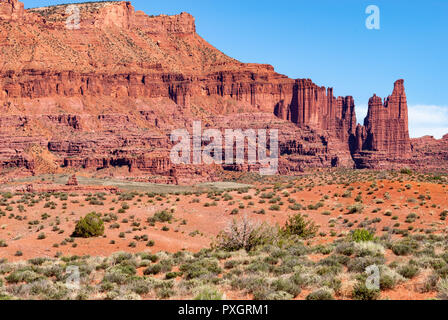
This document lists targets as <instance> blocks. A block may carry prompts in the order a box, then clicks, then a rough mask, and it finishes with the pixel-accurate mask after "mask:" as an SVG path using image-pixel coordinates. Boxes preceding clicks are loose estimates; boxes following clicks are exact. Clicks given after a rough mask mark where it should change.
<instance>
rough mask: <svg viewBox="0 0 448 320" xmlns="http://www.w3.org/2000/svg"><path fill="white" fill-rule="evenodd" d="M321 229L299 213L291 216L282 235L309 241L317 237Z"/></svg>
mask: <svg viewBox="0 0 448 320" xmlns="http://www.w3.org/2000/svg"><path fill="white" fill-rule="evenodd" d="M318 231H319V227H318V226H316V225H315V223H314V222H313V221H307V220H305V218H304V217H303V216H302V215H301V214H300V213H299V214H296V215H294V216H290V217H289V219H288V221H286V224H285V226H284V227H283V228H282V229H281V233H282V234H283V235H286V236H293V235H294V236H298V237H300V238H302V239H309V238H313V237H315V236H316V233H317V232H318Z"/></svg>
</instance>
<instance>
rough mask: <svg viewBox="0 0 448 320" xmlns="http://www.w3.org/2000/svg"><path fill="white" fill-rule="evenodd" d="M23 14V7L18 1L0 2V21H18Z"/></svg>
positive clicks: (0, 0) (4, 0) (1, 0)
mask: <svg viewBox="0 0 448 320" xmlns="http://www.w3.org/2000/svg"><path fill="white" fill-rule="evenodd" d="M24 14H25V9H24V5H23V3H22V2H19V1H18V0H0V20H6V21H20V20H22V19H23V17H24Z"/></svg>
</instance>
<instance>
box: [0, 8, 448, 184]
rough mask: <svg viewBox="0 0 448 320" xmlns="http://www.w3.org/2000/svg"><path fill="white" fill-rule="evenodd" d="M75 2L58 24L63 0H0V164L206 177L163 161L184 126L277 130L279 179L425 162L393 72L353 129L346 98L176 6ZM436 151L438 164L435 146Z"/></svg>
mask: <svg viewBox="0 0 448 320" xmlns="http://www.w3.org/2000/svg"><path fill="white" fill-rule="evenodd" d="M77 7H78V8H79V13H80V21H79V28H75V29H67V27H66V22H67V18H69V16H70V14H71V11H69V10H68V8H69V7H68V5H59V6H52V7H45V8H35V9H28V10H24V9H23V4H22V3H20V2H19V1H17V0H0V106H1V107H2V114H1V115H0V142H1V144H0V168H2V169H3V170H4V171H5V170H6V171H8V170H12V169H14V168H22V169H24V170H28V171H29V172H30V173H32V174H36V173H39V172H45V171H49V170H55V169H54V168H62V169H64V170H65V169H73V170H80V169H83V170H84V169H85V170H98V169H108V168H115V167H127V168H129V171H130V172H131V173H133V172H142V173H144V174H146V175H155V176H164V177H169V178H168V180H169V181H172V182H175V183H180V182H182V181H184V182H188V181H193V177H195V176H198V177H200V179H209V178H210V179H213V177H212V176H213V175H211V174H210V172H214V171H219V169H217V168H213V170H212V169H210V168H207V167H204V168H202V169H201V168H198V167H194V168H193V167H189V166H184V167H178V166H174V165H173V164H171V162H170V161H169V157H168V155H169V151H170V149H171V147H172V143H171V141H170V139H169V135H170V133H171V131H172V130H173V129H178V128H184V127H187V128H190V127H191V124H192V121H193V120H202V121H203V123H204V125H205V126H207V127H216V128H220V129H221V130H224V129H225V128H267V129H278V130H279V137H280V151H281V161H280V163H281V172H282V173H285V174H294V173H295V172H300V171H302V170H303V169H304V168H321V167H346V168H355V167H356V168H395V167H398V168H399V167H402V166H404V165H405V166H411V167H416V168H420V169H422V168H424V167H425V165H424V163H426V162H428V159H429V156H427V157H416V156H414V155H415V153H416V152H420V153H422V152H423V151H422V147H421V145H422V143H421V142H420V141H417V142H413V141H412V140H411V139H409V133H408V119H407V102H406V95H405V91H404V83H403V80H399V81H397V82H396V83H395V88H394V90H393V93H392V95H391V96H389V97H388V98H387V99H386V100H385V101H384V102H383V101H382V99H381V98H379V97H376V96H374V97H372V98H371V99H370V101H369V111H368V115H367V117H366V119H365V121H364V125H363V126H361V125H357V119H356V115H355V102H354V100H353V98H352V97H351V96H347V97H335V96H334V95H333V89H332V88H325V87H320V86H317V85H316V84H314V83H313V82H312V81H311V80H309V79H297V80H294V79H290V78H288V77H286V76H284V75H281V74H278V73H276V72H275V71H274V68H273V67H272V66H270V65H263V64H253V63H241V62H239V61H237V60H235V59H233V58H230V57H228V56H226V55H225V54H223V53H222V52H220V51H219V50H217V49H216V48H214V47H213V46H211V45H210V44H209V43H207V42H206V41H205V40H204V39H202V38H201V37H200V36H199V35H198V34H197V33H196V27H195V19H194V17H192V16H191V15H190V14H188V13H181V14H179V15H175V16H166V15H161V16H150V15H146V14H145V13H143V12H140V11H137V12H136V11H135V10H134V8H133V6H132V5H131V4H130V3H129V2H97V3H83V4H78V5H77ZM443 141H444V140H442V142H437V143H441V144H443ZM434 144H435V143H434ZM438 159H439V162H438V163H439V164H440V163H446V162H448V160H447V159H446V154H445V153H443V152H440V153H439V155H438ZM445 161H446V162H445ZM224 169H227V170H249V171H250V170H253V169H254V168H250V167H240V166H233V167H228V168H224ZM162 179H164V178H162Z"/></svg>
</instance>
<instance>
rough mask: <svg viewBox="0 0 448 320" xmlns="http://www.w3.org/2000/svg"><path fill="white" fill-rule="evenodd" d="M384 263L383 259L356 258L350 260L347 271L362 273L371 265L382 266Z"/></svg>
mask: <svg viewBox="0 0 448 320" xmlns="http://www.w3.org/2000/svg"><path fill="white" fill-rule="evenodd" d="M384 262H385V259H384V257H370V256H367V257H358V258H354V259H350V260H349V261H348V263H347V268H348V271H354V272H364V271H365V270H366V268H367V267H369V266H373V265H377V266H380V265H383V264H384Z"/></svg>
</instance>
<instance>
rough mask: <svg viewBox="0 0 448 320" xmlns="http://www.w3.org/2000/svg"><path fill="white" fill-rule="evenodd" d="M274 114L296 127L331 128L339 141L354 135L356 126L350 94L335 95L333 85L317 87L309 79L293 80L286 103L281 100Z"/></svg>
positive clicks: (353, 105)
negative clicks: (288, 99)
mask: <svg viewBox="0 0 448 320" xmlns="http://www.w3.org/2000/svg"><path fill="white" fill-rule="evenodd" d="M275 113H276V114H277V116H278V117H280V118H282V119H285V120H290V121H292V122H293V123H295V124H297V125H299V126H308V127H311V128H316V129H320V130H328V131H331V132H333V133H335V135H336V136H337V137H338V138H339V139H341V140H343V141H347V140H348V138H349V137H350V136H351V135H352V134H354V130H355V127H356V114H355V103H354V100H353V97H351V96H348V97H338V98H335V97H334V96H333V88H328V89H327V88H325V87H319V86H317V85H316V84H314V83H313V82H312V81H311V80H310V79H298V80H296V81H295V84H294V86H293V89H292V97H291V101H290V103H288V104H286V102H285V100H284V99H282V100H281V101H280V102H279V103H278V105H277V106H276V110H275Z"/></svg>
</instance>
